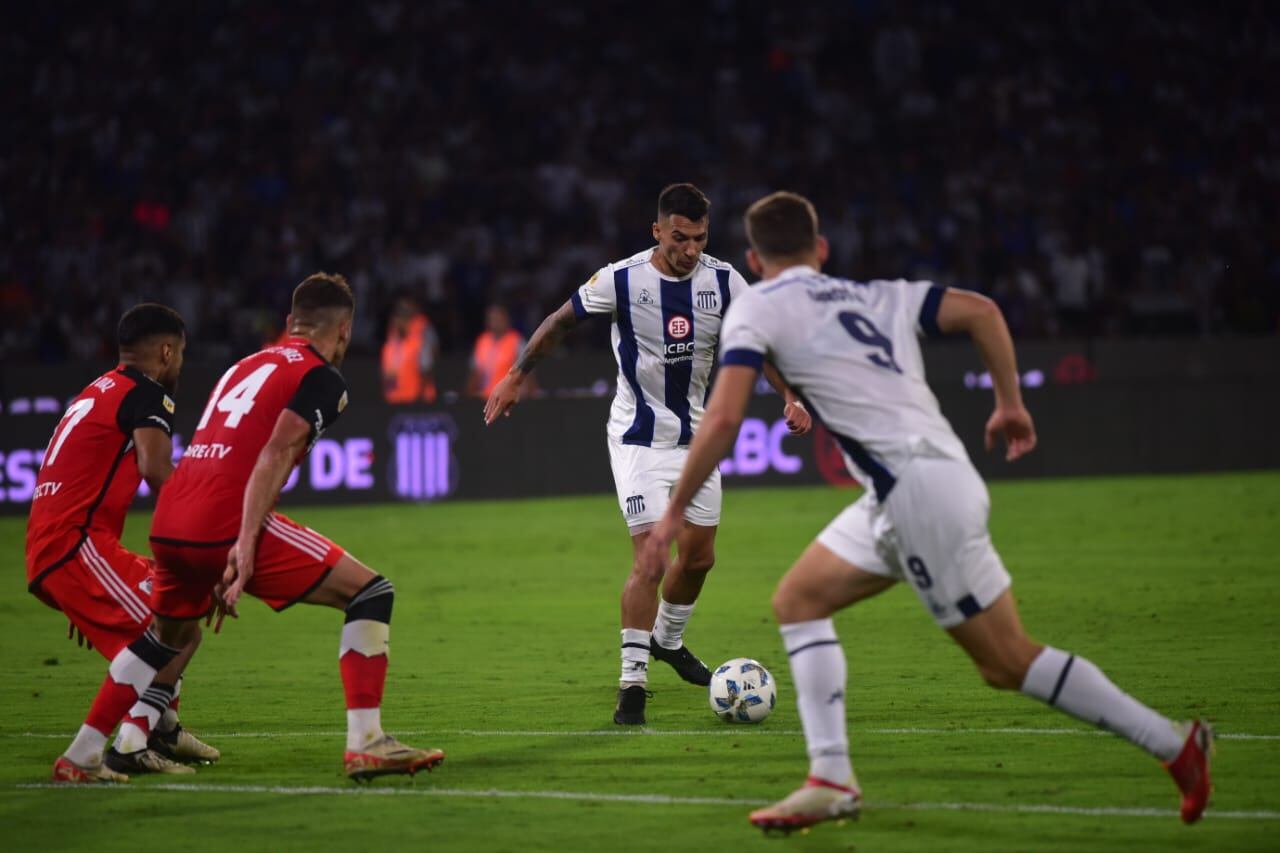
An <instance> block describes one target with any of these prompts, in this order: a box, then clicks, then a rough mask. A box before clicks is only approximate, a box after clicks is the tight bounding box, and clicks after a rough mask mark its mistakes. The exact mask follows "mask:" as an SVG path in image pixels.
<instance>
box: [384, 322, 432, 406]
mask: <svg viewBox="0 0 1280 853" xmlns="http://www.w3.org/2000/svg"><path fill="white" fill-rule="evenodd" d="M430 326H431V321H430V320H428V319H427V318H426V316H425V315H423V314H417V315H415V316H414V318H413V319H412V320H410V321H409V329H408V331H406V332H405V334H404V335H403V336H401V335H399V334H397V333H396V331H395V329H394V328H389V329H388V330H387V342H386V343H384V344H383V345H382V398H383V399H384V400H386V401H387V402H388V403H417V402H424V403H434V402H435V401H436V383H435V380H434V379H428V380H427V381H425V382H424V381H423V379H422V369H421V365H422V360H421V357H422V348H423V346H425V345H426V332H427V329H428V328H430Z"/></svg>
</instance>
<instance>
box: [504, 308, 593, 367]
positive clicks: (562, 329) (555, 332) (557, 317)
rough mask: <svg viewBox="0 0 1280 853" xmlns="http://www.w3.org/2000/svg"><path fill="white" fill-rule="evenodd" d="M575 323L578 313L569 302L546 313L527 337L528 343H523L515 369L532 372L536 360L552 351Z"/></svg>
mask: <svg viewBox="0 0 1280 853" xmlns="http://www.w3.org/2000/svg"><path fill="white" fill-rule="evenodd" d="M577 324H578V315H577V314H575V313H574V312H573V303H571V302H566V303H565V304H563V305H561V306H560V307H559V309H557V310H556V311H554V312H553V313H551V314H548V315H547V317H546V319H544V320H543V321H542V322H541V323H539V324H538V328H537V329H536V330H535V331H534V333H533V337H531V338H529V343H528V344H527V345H525V348H524V352H522V353H520V358H518V359H516V366H515V369H516V370H518V371H520V372H521V373H522V374H526V375H527V374H529V373H532V372H533V368H534V367H535V366H536V365H537V364H538V362H540V361H542V360H543V359H544V358H546V357H547V356H548V355H550V354H551V353H552V352H554V351H555V348H556V347H558V346H559V345H560V341H561V340H563V339H564V336H565V335H566V334H567V333H568V332H569V330H570V329H572V328H573V327H574V326H576V325H577Z"/></svg>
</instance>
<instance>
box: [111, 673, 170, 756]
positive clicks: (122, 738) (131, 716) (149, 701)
mask: <svg viewBox="0 0 1280 853" xmlns="http://www.w3.org/2000/svg"><path fill="white" fill-rule="evenodd" d="M171 699H173V685H171V684H156V683H154V682H152V684H151V686H150V687H148V688H147V689H146V690H145V691H143V693H142V696H140V697H139V698H138V701H137V702H135V703H134V704H133V707H132V708H130V709H129V713H128V714H126V715H125V719H124V722H122V723H121V724H120V730H119V731H118V732H116V742H115V748H116V752H137V751H138V750H140V749H146V748H147V738H148V737H149V733H150V732H154V731H155V730H156V726H158V725H159V724H160V717H161V716H162V715H163V714H164V712H165V711H166V710H167V709H168V708H169V701H170V700H171ZM141 719H145V720H146V721H147V728H146V729H145V730H144V729H143V728H142V727H140V726H138V725H137V724H136V723H134V722H133V720H141Z"/></svg>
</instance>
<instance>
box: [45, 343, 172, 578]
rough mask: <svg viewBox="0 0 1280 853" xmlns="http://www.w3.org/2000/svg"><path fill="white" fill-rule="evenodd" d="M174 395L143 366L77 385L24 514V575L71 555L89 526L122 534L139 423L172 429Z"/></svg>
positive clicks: (134, 481)
mask: <svg viewBox="0 0 1280 853" xmlns="http://www.w3.org/2000/svg"><path fill="white" fill-rule="evenodd" d="M173 412H174V405H173V398H171V397H170V396H169V395H168V394H167V393H166V392H165V389H164V386H162V385H160V383H158V382H156V381H155V380H153V379H150V378H149V377H147V376H146V375H145V374H143V373H142V372H141V371H139V370H136V369H135V368H132V367H125V366H124V365H120V366H119V367H116V368H115V369H114V370H112V371H110V372H108V373H104V374H103V375H102V376H99V377H98V378H97V379H95V380H94V381H93V382H92V383H90V384H89V386H88V387H87V388H85V389H84V390H83V391H81V392H80V394H79V396H77V397H76V398H75V399H74V400H72V401H71V405H70V406H68V407H67V411H66V414H64V415H63V416H62V420H61V421H59V422H58V426H57V428H55V429H54V431H53V437H52V438H50V439H49V446H48V447H46V448H45V451H44V456H43V459H42V461H41V464H40V474H39V476H38V477H37V478H36V489H35V494H34V495H33V496H32V499H31V516H30V518H29V519H28V521H27V582H28V584H29V585H30V586H31V587H32V588H34V587H35V586H36V585H37V584H38V583H39V581H40V579H41V578H42V577H43V576H45V575H47V574H48V573H49V572H51V571H53V570H54V569H56V568H58V566H61V565H63V564H64V563H66V561H67V560H69V559H71V558H72V557H74V556H75V554H76V552H77V551H78V550H79V549H80V546H81V544H82V543H83V542H84V539H85V537H86V536H87V535H88V534H89V531H94V532H100V533H105V534H107V535H109V536H110V537H112V538H114V539H119V538H120V534H121V532H122V531H123V530H124V517H125V513H126V512H128V510H129V504H130V503H132V501H133V495H134V493H135V492H136V491H137V490H138V483H140V482H141V481H142V476H141V475H140V474H139V473H138V457H137V454H136V453H135V452H134V447H133V432H134V430H136V429H148V428H154V429H162V430H164V432H165V435H172V434H173Z"/></svg>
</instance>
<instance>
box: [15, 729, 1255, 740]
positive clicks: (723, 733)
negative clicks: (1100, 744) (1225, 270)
mask: <svg viewBox="0 0 1280 853" xmlns="http://www.w3.org/2000/svg"><path fill="white" fill-rule="evenodd" d="M346 734H347V733H346V732H345V731H338V730H336V729H335V730H332V731H326V730H318V731H310V732H301V731H299V732H208V731H203V730H202V731H201V732H200V736H201V737H208V738H302V737H345V736H346ZM396 734H397V735H399V736H402V737H423V736H426V737H436V736H441V737H575V738H576V737H745V736H757V737H770V736H771V737H799V736H800V735H803V734H804V732H802V731H801V730H800V729H771V728H747V727H745V726H743V727H736V726H734V727H731V726H726V727H724V728H722V729H684V730H680V729H676V730H664V729H651V728H641V729H632V728H626V729H588V730H585V731H537V730H533V731H523V730H519V729H430V730H423V731H399V730H397V732H396ZM850 734H851V735H853V737H854V738H855V739H856V738H857V737H858V736H859V735H1032V736H1047V737H1114V736H1115V735H1112V734H1111V733H1110V732H1101V731H1096V730H1093V729H1037V728H990V729H938V728H875V729H857V728H855V729H853V730H851V731H850ZM0 737H21V738H55V739H70V738H72V737H74V734H72V733H58V734H51V733H47V732H4V733H0ZM1215 737H1216V738H1218V739H1219V740H1257V741H1280V735H1263V734H1249V733H1246V732H1219V733H1217V734H1216V735H1215Z"/></svg>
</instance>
